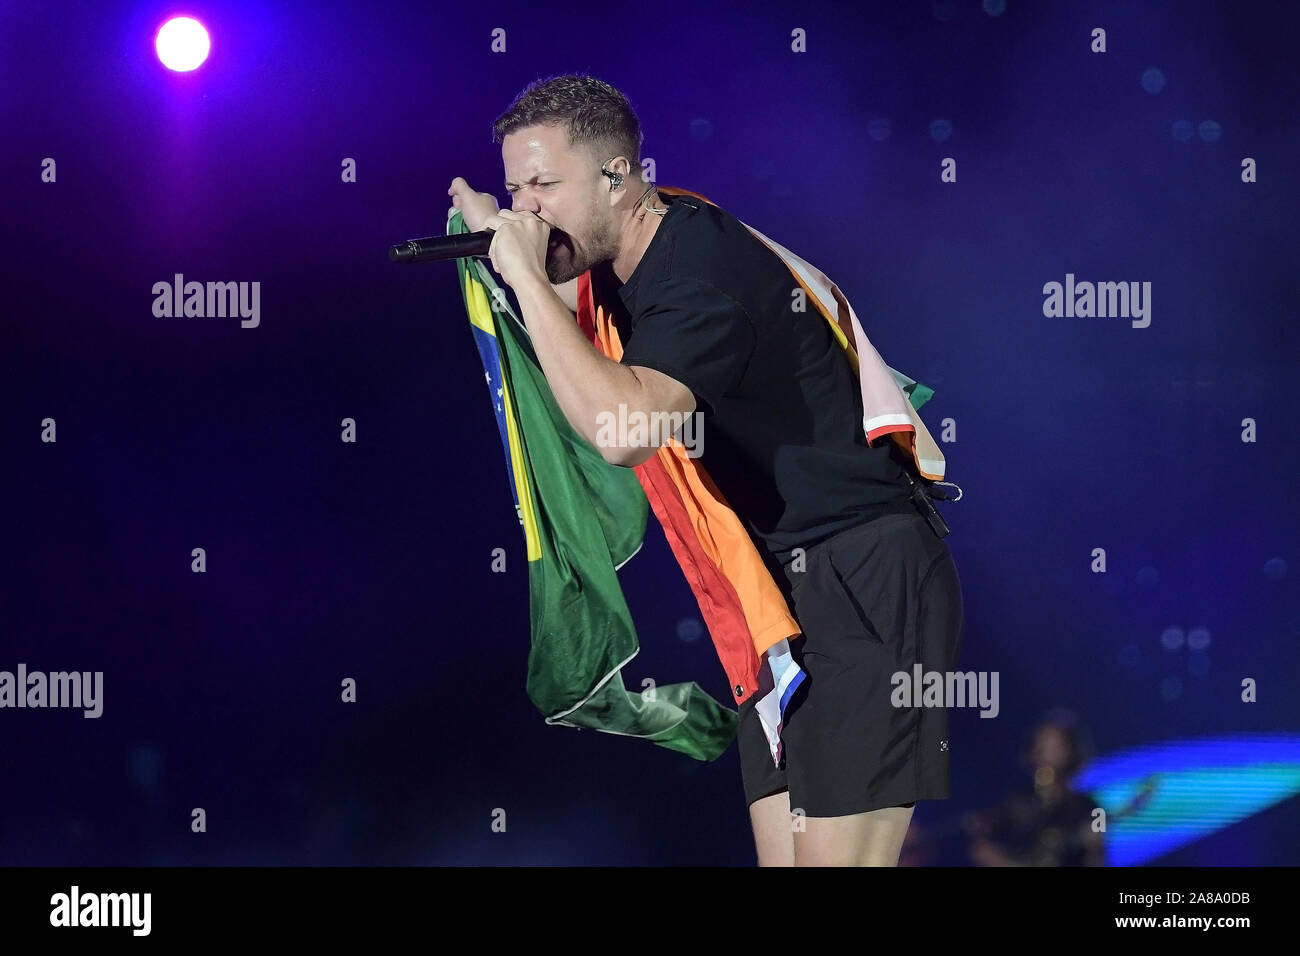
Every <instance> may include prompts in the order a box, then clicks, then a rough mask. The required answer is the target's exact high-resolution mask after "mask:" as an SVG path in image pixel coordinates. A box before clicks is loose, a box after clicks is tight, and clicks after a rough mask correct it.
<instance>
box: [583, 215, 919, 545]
mask: <svg viewBox="0 0 1300 956" xmlns="http://www.w3.org/2000/svg"><path fill="white" fill-rule="evenodd" d="M661 198H662V200H663V202H664V204H665V205H667V206H668V212H667V213H665V214H664V217H663V220H662V221H661V222H660V223H659V228H658V229H657V230H656V231H655V234H654V236H653V238H652V239H651V241H650V245H649V247H648V248H647V249H646V251H645V254H644V255H643V256H642V258H641V261H640V262H639V263H638V264H637V267H636V270H635V271H634V272H633V273H632V275H631V276H630V277H629V278H628V281H627V282H626V283H625V284H623V285H621V286H620V285H619V283H618V277H617V276H615V275H614V272H613V269H612V268H610V265H609V263H603V264H601V265H600V266H598V267H596V268H594V269H592V275H591V279H592V281H593V282H596V283H600V285H601V288H602V289H603V290H605V291H612V290H615V289H617V292H618V295H617V296H613V295H604V296H603V299H604V301H607V302H609V303H610V307H611V309H612V313H613V319H614V323H615V325H616V327H617V328H618V331H619V337H620V340H621V341H622V343H623V346H624V352H623V358H622V364H624V365H641V366H645V367H646V368H652V369H655V370H656V371H660V372H663V373H664V374H665V375H669V376H671V377H672V378H675V379H676V380H677V381H679V382H681V383H682V384H683V385H685V386H686V387H687V388H689V389H691V391H692V392H694V393H695V396H696V401H697V403H698V404H697V410H698V411H700V412H703V417H702V419H699V420H697V423H698V424H700V425H701V427H700V429H699V431H698V433H697V435H696V440H697V441H699V443H700V445H701V447H702V450H703V452H702V454H701V455H700V458H699V460H700V463H701V464H703V466H704V468H705V469H706V470H707V471H708V473H709V475H710V477H712V479H713V480H714V482H715V483H716V484H717V486H718V489H719V490H720V491H721V492H722V493H723V495H724V496H725V497H726V499H727V502H728V504H729V505H730V506H731V508H732V509H733V510H734V511H735V512H736V514H737V515H738V516H739V517H740V519H741V521H742V522H743V523H744V524H745V526H746V527H747V529H748V530H749V533H750V537H751V538H753V539H754V540H755V543H756V544H758V545H759V546H760V547H759V551H760V553H762V552H763V551H764V549H766V551H767V553H768V556H769V566H770V558H772V557H774V558H775V559H776V560H777V561H778V562H780V563H785V562H787V561H788V560H789V559H790V550H791V549H792V548H795V547H804V548H807V547H808V546H810V545H812V544H814V543H816V542H817V541H819V540H822V539H823V538H826V537H828V536H829V535H831V534H833V533H834V532H836V531H839V530H842V529H844V528H848V527H851V526H854V525H857V524H860V523H862V522H864V521H869V520H871V519H872V518H875V517H878V516H879V515H881V514H883V513H885V512H887V511H889V510H892V509H896V508H897V507H898V506H899V501H900V498H901V499H905V498H906V497H907V494H908V486H907V484H906V482H905V479H904V477H903V469H902V466H901V464H900V461H901V459H900V458H899V457H897V456H898V455H901V454H903V453H902V452H901V450H899V449H897V446H896V445H895V444H894V441H893V440H892V439H890V438H888V437H886V438H882V439H878V440H877V442H876V444H875V446H874V447H872V446H869V445H868V444H867V439H866V435H865V434H864V432H863V428H862V395H861V392H860V389H859V386H858V383H857V380H856V378H855V376H854V373H853V369H852V367H851V366H850V365H849V362H848V357H847V356H846V355H845V353H844V349H843V348H842V347H841V346H840V344H839V343H838V341H837V340H836V339H835V336H834V334H833V333H832V332H831V330H830V327H829V325H828V323H827V321H826V319H825V318H824V317H823V316H822V315H821V313H820V312H818V311H817V308H816V306H814V305H813V304H812V303H806V308H805V311H802V312H798V311H795V309H794V307H793V306H794V301H795V300H794V297H793V295H792V293H793V290H795V289H796V288H798V287H799V285H798V283H797V282H796V281H795V278H794V276H793V275H791V274H790V270H789V269H788V268H787V267H786V265H785V263H784V262H783V261H782V260H781V259H780V258H779V257H778V256H777V255H776V253H774V252H772V251H771V250H770V249H769V248H768V247H767V246H766V245H764V244H763V242H762V240H760V239H758V238H756V237H755V236H754V235H753V234H751V233H750V232H749V230H748V229H746V228H745V226H744V225H743V224H742V223H741V222H740V221H738V220H737V219H736V218H735V217H734V216H732V215H730V214H729V213H727V212H726V211H724V210H722V209H720V208H718V207H716V206H713V205H710V204H709V203H706V202H703V201H701V200H698V199H694V198H692V197H689V196H671V195H667V194H663V195H662V196H661ZM648 215H653V213H650V214H648ZM620 305H621V308H620ZM891 506H892V508H891Z"/></svg>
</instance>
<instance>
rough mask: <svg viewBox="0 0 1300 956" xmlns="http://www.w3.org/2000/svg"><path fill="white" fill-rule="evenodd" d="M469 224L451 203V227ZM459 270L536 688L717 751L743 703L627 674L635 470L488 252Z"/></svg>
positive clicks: (587, 718)
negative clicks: (521, 546)
mask: <svg viewBox="0 0 1300 956" xmlns="http://www.w3.org/2000/svg"><path fill="white" fill-rule="evenodd" d="M467 231H468V230H467V229H466V227H465V224H464V220H463V219H462V218H461V214H460V211H459V210H456V211H455V212H453V213H452V216H451V218H450V219H449V220H448V222H447V235H449V236H452V235H460V234H461V233H464V232H467ZM456 271H457V274H458V276H459V278H460V287H461V292H462V294H463V297H464V301H465V310H466V312H467V313H468V314H469V322H470V328H471V329H472V330H473V333H474V341H475V342H476V343H477V345H478V351H479V357H480V358H481V359H482V360H483V369H484V372H485V376H486V379H487V385H488V389H489V391H490V393H491V398H492V406H493V408H494V409H495V411H496V421H497V428H498V429H499V431H500V433H501V444H502V447H503V448H504V449H505V457H506V472H507V477H508V478H509V481H510V487H511V490H512V491H513V493H514V500H515V509H516V511H517V513H518V516H519V523H520V524H521V525H522V526H523V531H524V541H525V543H526V547H527V555H528V592H529V619H530V625H531V630H532V644H531V648H530V650H529V654H528V680H527V692H528V696H529V698H530V699H531V700H532V702H533V704H534V705H536V707H537V709H538V710H540V711H541V712H542V714H543V715H544V716H545V718H546V722H547V723H548V724H560V725H563V726H566V727H587V728H591V729H594V730H602V731H604V732H606V733H611V734H621V735H624V736H628V737H640V738H643V739H645V740H649V741H651V742H653V743H656V744H659V745H660V746H662V747H667V748H669V749H671V750H678V751H681V752H682V753H685V754H689V755H690V756H692V757H694V758H696V759H697V760H713V759H714V758H716V757H718V756H719V755H720V754H721V753H722V752H723V751H724V750H726V749H727V747H728V745H729V744H730V743H731V741H732V739H733V738H734V737H735V734H736V727H737V722H738V715H737V713H736V711H734V710H731V709H730V708H728V707H724V706H723V705H722V704H720V703H718V701H716V700H714V699H713V698H712V697H710V696H709V695H708V694H706V693H705V692H704V691H703V690H702V689H701V688H700V687H699V685H697V684H696V683H694V682H691V683H688V684H672V685H660V686H655V687H651V688H647V689H646V690H645V691H642V692H639V693H629V692H628V690H627V689H626V687H625V686H624V684H623V675H622V668H623V667H624V666H625V665H627V663H628V662H629V661H631V660H632V658H633V657H635V656H636V654H637V652H638V650H639V649H640V648H639V645H638V644H637V636H636V628H635V627H634V626H633V624H632V615H631V613H630V612H629V611H628V607H627V601H626V599H625V598H624V596H623V590H622V588H621V587H620V585H619V581H618V575H617V573H616V571H617V569H618V568H619V567H620V566H622V565H623V564H624V563H625V562H626V561H628V560H629V559H630V558H631V557H632V556H633V555H635V554H636V552H637V551H638V550H640V548H641V544H642V542H643V540H644V538H645V529H646V518H647V516H648V513H649V502H648V501H647V500H646V496H645V492H644V491H643V490H642V489H641V483H640V481H638V479H637V476H636V473H635V472H634V471H633V470H632V469H630V468H621V467H619V466H617V465H611V464H609V463H608V462H607V461H605V459H604V458H602V457H601V455H600V452H599V451H597V450H596V448H594V447H593V446H592V445H591V444H590V443H589V442H588V441H587V440H586V439H585V438H583V437H582V436H581V435H579V434H578V433H577V432H576V431H575V430H574V428H573V427H572V426H571V425H570V424H569V421H568V419H566V418H565V417H564V413H563V412H562V411H561V410H560V408H559V405H558V404H557V403H556V401H555V397H554V396H553V395H552V394H551V389H550V386H549V385H548V384H547V381H546V377H545V375H544V374H543V373H542V369H541V366H540V365H539V363H538V361H537V356H536V353H535V352H534V351H533V348H532V344H531V342H530V341H529V336H528V331H527V329H526V328H525V327H524V326H523V324H522V323H521V322H520V321H519V319H518V318H517V317H516V316H515V314H514V311H513V309H512V308H511V306H510V303H509V302H508V301H507V300H506V296H505V294H504V291H503V290H502V289H501V288H500V287H499V286H498V285H497V283H496V282H495V280H494V279H493V277H492V273H491V271H490V270H489V269H488V267H487V266H486V265H485V264H484V263H483V261H482V260H480V259H476V258H467V259H458V260H457V261H456Z"/></svg>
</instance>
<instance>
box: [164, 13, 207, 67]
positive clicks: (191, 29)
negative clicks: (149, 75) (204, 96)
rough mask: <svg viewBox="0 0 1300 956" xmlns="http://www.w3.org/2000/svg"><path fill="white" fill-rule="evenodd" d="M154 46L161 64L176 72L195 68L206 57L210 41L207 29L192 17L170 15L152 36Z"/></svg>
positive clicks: (201, 63)
mask: <svg viewBox="0 0 1300 956" xmlns="http://www.w3.org/2000/svg"><path fill="white" fill-rule="evenodd" d="M154 48H155V49H156V50H157V51H158V59H160V60H162V62H163V66H165V67H167V69H169V70H175V71H176V72H178V73H185V72H188V71H189V70H196V69H198V68H199V67H200V66H202V65H203V61H204V60H206V59H207V58H208V51H209V50H210V49H211V48H212V43H211V41H209V39H208V31H207V30H205V29H204V28H203V24H201V23H199V21H198V20H195V19H194V18H193V17H172V19H170V20H168V21H167V22H166V23H164V24H163V25H162V28H161V29H160V30H159V31H158V36H157V37H155V38H154Z"/></svg>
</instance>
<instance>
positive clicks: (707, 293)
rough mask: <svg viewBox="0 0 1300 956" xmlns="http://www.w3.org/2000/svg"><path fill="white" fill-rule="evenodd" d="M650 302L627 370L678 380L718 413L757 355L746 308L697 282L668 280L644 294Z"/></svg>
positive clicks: (639, 319) (629, 348)
mask: <svg viewBox="0 0 1300 956" xmlns="http://www.w3.org/2000/svg"><path fill="white" fill-rule="evenodd" d="M639 298H643V300H644V301H646V302H648V303H650V304H649V305H648V306H647V307H645V308H644V309H643V310H641V311H638V313H637V314H636V316H635V327H634V328H633V330H632V334H631V335H630V336H628V340H627V343H626V347H625V348H624V350H623V357H622V359H620V362H621V364H623V365H642V366H644V367H646V368H652V369H654V370H655V371H657V372H663V373H664V374H665V375H668V376H671V377H672V378H675V379H677V381H679V382H681V383H682V384H683V385H685V386H686V387H687V388H689V389H690V390H691V391H692V392H694V393H695V396H696V400H697V402H698V401H700V400H703V402H704V403H705V404H707V405H708V406H709V407H710V410H712V409H713V408H716V406H717V401H718V399H719V398H721V397H722V396H723V395H725V394H727V392H729V391H731V390H732V389H734V388H735V387H736V385H737V384H738V383H739V382H740V380H741V378H742V377H743V376H744V374H745V369H746V368H747V367H748V366H749V360H750V357H751V356H752V355H753V353H754V346H755V341H756V339H755V333H754V324H753V322H752V321H750V317H749V314H748V313H747V312H746V311H745V309H744V307H743V306H742V305H741V304H740V303H739V302H737V301H736V300H735V299H733V298H731V297H730V296H729V295H727V294H726V293H725V292H722V291H721V290H719V289H717V288H716V287H714V286H712V285H710V284H709V283H707V282H704V281H702V280H698V279H666V280H664V281H662V282H657V283H655V284H654V285H652V286H649V287H647V288H646V289H643V290H641V292H640V295H639Z"/></svg>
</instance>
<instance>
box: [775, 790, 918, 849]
mask: <svg viewBox="0 0 1300 956" xmlns="http://www.w3.org/2000/svg"><path fill="white" fill-rule="evenodd" d="M787 797H788V794H787ZM764 799H767V798H764ZM914 809H915V807H884V808H882V809H880V810H870V811H868V812H866V813H854V814H851V815H849V816H844V817H808V818H807V819H806V820H805V821H804V824H805V830H804V832H802V833H800V832H796V833H795V834H794V858H795V863H794V865H795V866H898V856H899V854H900V853H901V852H902V849H903V838H904V837H905V836H907V828H908V825H909V824H910V823H911V822H912V811H913V810H914Z"/></svg>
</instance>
